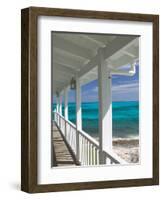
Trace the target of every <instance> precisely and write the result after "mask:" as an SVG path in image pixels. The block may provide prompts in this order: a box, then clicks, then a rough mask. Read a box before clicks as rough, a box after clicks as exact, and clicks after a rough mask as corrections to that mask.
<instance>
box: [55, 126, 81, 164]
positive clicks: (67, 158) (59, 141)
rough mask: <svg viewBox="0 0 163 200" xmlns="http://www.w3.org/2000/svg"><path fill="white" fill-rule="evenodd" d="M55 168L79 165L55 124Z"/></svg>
mask: <svg viewBox="0 0 163 200" xmlns="http://www.w3.org/2000/svg"><path fill="white" fill-rule="evenodd" d="M52 140H53V152H52V154H53V155H52V162H53V166H72V165H79V163H78V162H77V160H76V158H75V156H74V154H73V152H72V150H71V148H70V147H69V145H68V144H67V143H66V141H65V139H64V138H63V136H62V134H61V133H60V131H59V129H58V127H57V126H56V124H55V123H54V124H53V135H52Z"/></svg>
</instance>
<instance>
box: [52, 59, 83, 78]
mask: <svg viewBox="0 0 163 200" xmlns="http://www.w3.org/2000/svg"><path fill="white" fill-rule="evenodd" d="M53 66H54V72H55V70H58V71H62V72H66V73H67V74H72V75H75V74H76V71H78V70H79V69H78V70H77V69H72V68H70V66H67V65H62V64H59V63H56V62H54V63H53Z"/></svg>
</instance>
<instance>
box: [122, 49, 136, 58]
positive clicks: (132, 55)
mask: <svg viewBox="0 0 163 200" xmlns="http://www.w3.org/2000/svg"><path fill="white" fill-rule="evenodd" d="M123 53H124V54H125V55H128V56H130V57H131V58H135V57H136V56H135V55H134V54H133V53H130V52H128V51H126V50H123Z"/></svg>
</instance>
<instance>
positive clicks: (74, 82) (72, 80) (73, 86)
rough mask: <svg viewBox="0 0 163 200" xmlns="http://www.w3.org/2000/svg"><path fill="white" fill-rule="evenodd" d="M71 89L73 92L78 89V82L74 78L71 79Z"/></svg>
mask: <svg viewBox="0 0 163 200" xmlns="http://www.w3.org/2000/svg"><path fill="white" fill-rule="evenodd" d="M70 88H71V90H75V89H76V80H75V79H74V77H72V79H71V82H70Z"/></svg>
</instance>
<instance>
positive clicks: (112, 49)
mask: <svg viewBox="0 0 163 200" xmlns="http://www.w3.org/2000/svg"><path fill="white" fill-rule="evenodd" d="M134 39H135V37H134V36H131V37H129V36H127V37H124V36H119V37H117V38H116V39H114V40H113V41H112V42H111V43H109V44H108V45H107V46H106V47H105V48H103V54H104V59H108V58H109V57H111V56H112V55H113V54H114V53H116V52H117V51H119V50H121V49H123V48H124V47H126V46H127V45H128V44H129V43H130V42H131V41H133V40H134ZM98 58H99V55H98V54H96V56H94V57H93V58H92V59H91V60H90V61H89V62H88V63H87V64H86V65H84V66H83V67H82V69H81V70H80V71H79V72H78V75H79V76H80V77H81V76H83V75H84V74H85V73H87V72H89V71H90V70H92V69H93V68H94V67H95V66H96V65H97V64H98Z"/></svg>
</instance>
